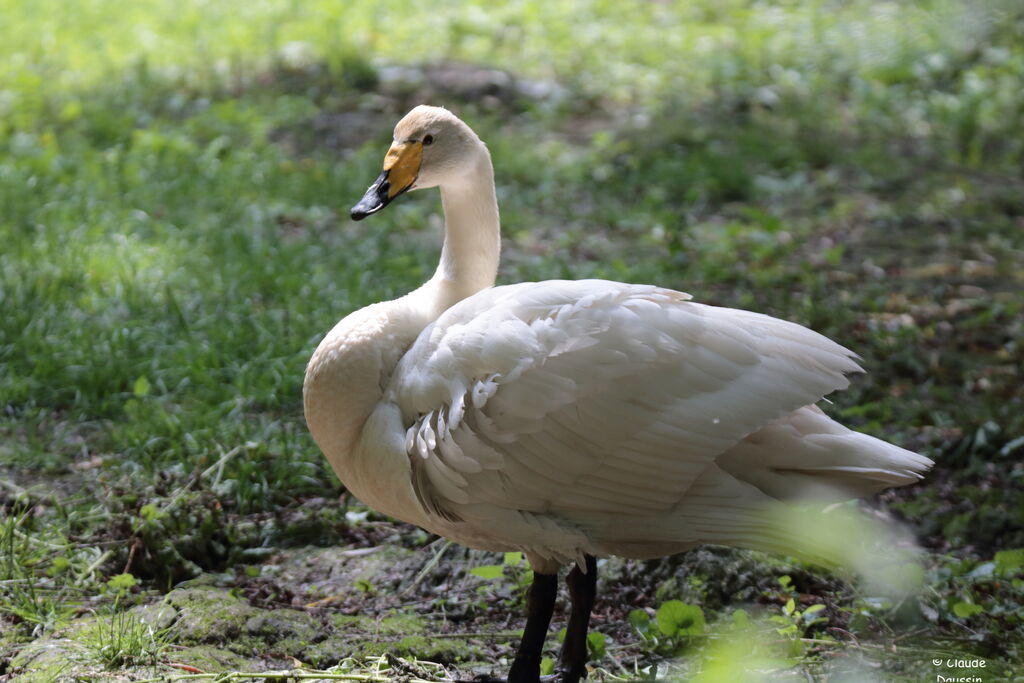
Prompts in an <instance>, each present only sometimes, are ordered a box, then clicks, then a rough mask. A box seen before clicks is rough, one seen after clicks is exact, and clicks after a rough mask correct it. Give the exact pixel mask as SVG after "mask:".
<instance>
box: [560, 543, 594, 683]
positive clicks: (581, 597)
mask: <svg viewBox="0 0 1024 683" xmlns="http://www.w3.org/2000/svg"><path fill="white" fill-rule="evenodd" d="M586 561H587V573H586V574H584V573H583V572H581V571H580V568H579V567H573V568H572V571H571V572H569V577H568V578H567V579H566V581H565V582H566V584H567V585H568V586H569V598H570V599H571V600H572V612H570V613H569V625H568V627H567V628H566V629H565V642H563V643H562V655H561V656H560V657H559V658H558V673H559V674H560V678H561V683H578V682H579V680H580V679H581V678H585V677H586V675H587V630H588V629H589V628H590V611H591V610H592V609H593V608H594V596H595V595H597V561H596V560H595V559H594V558H593V556H591V555H587V559H586Z"/></svg>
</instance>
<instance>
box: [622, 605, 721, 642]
mask: <svg viewBox="0 0 1024 683" xmlns="http://www.w3.org/2000/svg"><path fill="white" fill-rule="evenodd" d="M629 623H630V624H631V625H632V626H633V628H634V629H635V630H636V632H637V633H638V634H640V637H641V638H642V639H643V640H644V641H645V642H646V643H648V644H649V645H650V647H651V649H653V650H654V651H655V652H658V653H660V654H666V655H676V654H680V653H681V652H682V651H683V650H684V649H685V647H686V646H687V645H689V643H690V641H691V640H692V639H693V638H696V637H699V636H702V635H704V630H705V620H704V611H703V610H702V609H701V608H700V607H699V606H697V605H688V604H686V603H684V602H682V601H681V600H668V601H666V602H664V603H662V604H661V605H660V606H659V607H658V609H657V611H656V612H655V613H654V619H651V617H650V615H649V614H648V613H647V612H645V611H644V610H642V609H635V610H633V611H632V612H630V613H629Z"/></svg>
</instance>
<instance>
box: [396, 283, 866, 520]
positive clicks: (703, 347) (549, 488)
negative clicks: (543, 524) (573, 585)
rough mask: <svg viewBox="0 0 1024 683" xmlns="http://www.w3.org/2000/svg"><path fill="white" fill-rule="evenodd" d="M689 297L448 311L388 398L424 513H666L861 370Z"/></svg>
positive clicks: (561, 295)
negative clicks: (730, 459)
mask: <svg viewBox="0 0 1024 683" xmlns="http://www.w3.org/2000/svg"><path fill="white" fill-rule="evenodd" d="M688 298H689V297H688V296H687V295H684V294H680V293H679V292H673V291H671V290H664V289H658V288H655V287H650V286H638V285H625V284H621V283H613V282H604V281H595V280H591V281H580V282H545V283H538V284H533V283H527V284H522V285H514V286H511V287H499V288H495V289H492V290H488V291H486V292H482V293H480V294H477V295H475V296H473V297H471V298H470V299H467V300H466V301H464V302H462V303H460V304H459V305H457V306H455V307H453V308H452V309H450V310H449V311H448V312H446V313H445V314H444V315H443V316H441V318H439V319H438V321H437V322H436V323H435V324H434V325H432V326H431V327H429V328H427V329H426V330H425V331H424V333H423V334H422V335H421V336H420V338H419V339H418V340H417V342H416V343H415V344H414V346H413V347H412V348H411V349H410V350H409V352H408V353H407V354H406V355H405V357H404V358H403V360H402V361H401V363H400V364H399V366H398V368H397V369H396V373H395V375H394V376H393V379H392V383H391V386H390V389H389V394H388V396H389V399H390V400H393V401H394V402H396V403H397V404H398V405H399V406H400V407H401V409H402V412H403V417H404V420H405V425H406V427H407V432H406V449H407V451H408V452H409V455H410V458H411V460H412V463H413V471H414V472H416V473H417V477H418V482H417V487H418V490H419V491H420V495H421V497H422V498H423V499H424V500H425V502H426V503H427V505H428V506H429V507H431V508H433V509H435V510H438V511H440V512H444V511H445V510H446V509H449V508H452V507H455V506H458V505H465V504H474V503H486V504H491V505H498V506H502V507H507V508H511V509H518V510H525V511H531V512H553V513H561V514H566V515H569V516H572V515H573V513H586V512H621V513H637V514H643V513H658V512H659V511H665V510H669V509H671V508H673V507H674V506H675V505H677V504H678V503H679V502H680V500H682V499H683V498H684V497H685V495H686V491H687V490H688V489H689V488H690V486H691V485H692V484H693V482H694V481H695V480H696V479H697V478H698V477H699V476H700V475H701V473H702V472H704V471H705V469H706V468H707V467H708V464H709V463H711V462H712V461H713V460H714V459H715V458H716V457H718V456H719V455H721V454H722V453H724V452H725V451H727V450H728V449H729V448H730V447H732V446H733V445H735V444H736V443H737V442H739V441H740V440H741V439H743V438H744V437H745V436H747V435H748V434H750V433H752V432H754V431H756V430H757V429H759V428H760V427H762V426H763V425H765V424H768V423H770V422H772V421H773V420H776V419H778V418H780V417H782V416H784V415H786V414H788V413H790V412H792V411H793V410H795V409H797V408H799V407H801V406H804V405H807V404H809V403H813V402H814V401H817V400H818V399H820V398H821V397H822V396H824V395H825V394H828V393H830V392H831V391H834V390H836V389H840V388H844V387H846V386H847V384H848V381H847V379H846V376H845V375H846V373H849V372H856V371H859V369H860V368H859V367H858V366H857V364H856V363H855V362H854V360H853V354H852V353H851V352H849V351H848V350H846V349H844V348H843V347H841V346H839V345H838V344H835V343H834V342H832V341H830V340H828V339H826V338H825V337H822V336H821V335H819V334H817V333H815V332H812V331H810V330H808V329H806V328H803V327H801V326H799V325H795V324H793V323H788V322H785V321H781V320H777V319H775V318H770V317H768V316H764V315H759V314H756V313H750V312H746V311H738V310H733V309H725V308H716V307H711V306H704V305H700V304H695V303H691V302H689V301H688V300H687V299H688Z"/></svg>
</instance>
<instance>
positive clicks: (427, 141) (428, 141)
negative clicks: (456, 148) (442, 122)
mask: <svg viewBox="0 0 1024 683" xmlns="http://www.w3.org/2000/svg"><path fill="white" fill-rule="evenodd" d="M432 144H434V136H433V135H424V136H423V146H424V147H426V146H427V145H432Z"/></svg>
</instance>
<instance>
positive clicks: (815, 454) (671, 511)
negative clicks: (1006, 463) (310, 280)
mask: <svg viewBox="0 0 1024 683" xmlns="http://www.w3.org/2000/svg"><path fill="white" fill-rule="evenodd" d="M434 186H440V188H441V199H442V202H443V204H444V212H445V221H446V222H445V238H444V246H443V248H442V250H441V262H440V265H439V266H438V268H437V272H436V273H435V274H434V276H433V277H432V278H431V279H430V280H429V281H427V283H426V284H424V285H423V286H422V287H420V288H419V289H417V290H416V291H414V292H412V293H410V294H408V295H406V296H404V297H402V298H400V299H397V300H395V301H389V302H385V303H378V304H374V305H372V306H368V307H366V308H363V309H361V310H359V311H356V312H354V313H352V314H350V315H349V316H347V317H346V318H344V319H343V320H342V321H341V322H339V323H338V324H337V325H336V326H335V327H334V329H332V330H331V331H330V332H329V333H328V334H327V336H326V337H325V338H324V340H323V341H322V342H321V343H320V345H319V347H318V348H317V350H316V352H315V353H314V354H313V357H312V359H311V360H310V362H309V366H308V368H307V370H306V378H305V384H304V388H303V393H304V399H305V413H306V420H307V422H308V424H309V429H310V431H311V432H312V434H313V438H314V439H315V440H316V443H317V444H318V445H319V446H320V448H321V449H322V450H323V452H324V454H325V455H326V456H327V458H328V460H329V461H330V463H331V465H332V466H333V468H334V471H335V472H336V473H337V474H338V477H339V478H340V479H341V481H342V482H343V483H344V484H345V486H346V487H347V488H348V489H349V490H350V491H351V492H352V493H353V494H355V495H356V496H358V497H359V498H360V499H361V500H363V502H365V503H366V504H367V505H370V506H371V507H373V508H376V509H377V510H379V511H381V512H383V513H386V514H388V515H391V516H393V517H396V518H398V519H402V520H405V521H407V522H411V523H413V524H416V525H418V526H420V527H423V528H424V529H427V530H429V531H431V532H433V533H436V534H439V535H441V536H445V537H447V538H450V539H453V540H455V541H457V542H459V543H462V544H464V545H467V546H470V547H473V548H481V549H488V550H505V551H510V550H520V551H522V552H524V553H525V554H526V557H527V558H528V559H529V562H530V564H531V565H532V567H533V569H534V573H535V581H534V584H533V586H532V587H531V590H530V595H529V615H528V620H527V626H526V630H525V631H524V635H523V642H522V643H521V645H520V649H519V652H518V654H517V655H516V659H515V661H514V663H513V666H512V668H511V671H510V673H509V677H508V680H509V681H512V682H514V683H521V682H524V681H536V680H537V679H538V667H539V663H540V658H541V650H542V647H543V643H544V638H545V634H546V632H547V628H548V625H549V621H550V618H551V612H552V605H553V602H554V599H555V593H556V591H557V571H558V569H559V567H560V566H562V565H566V564H573V563H574V564H575V565H576V567H575V568H574V569H573V570H572V571H571V572H570V574H569V577H568V583H569V588H570V594H571V597H572V600H573V609H572V614H571V616H570V623H569V628H568V633H567V636H566V639H565V644H564V646H563V650H562V654H561V657H560V663H559V674H560V676H561V679H562V680H564V681H568V682H569V683H575V682H576V681H578V680H579V679H580V678H581V677H582V676H585V675H586V670H585V662H586V654H587V650H586V634H587V624H588V621H589V616H590V609H591V605H592V603H593V599H594V592H595V588H594V587H595V579H596V565H595V561H594V557H595V556H607V555H621V556H624V557H630V558H651V557H656V556H662V555H667V554H671V553H676V552H679V551H682V550H685V549H687V548H692V547H693V546H695V545H698V544H701V543H721V544H727V545H735V546H743V547H749V548H756V549H763V550H768V551H776V552H784V553H785V552H793V551H795V550H799V549H800V540H801V539H799V538H794V537H793V536H795V535H798V534H797V533H796V532H789V534H788V535H787V533H786V532H785V531H784V530H780V529H779V528H778V527H777V526H774V525H771V524H769V523H768V522H767V521H766V520H765V516H764V506H765V505H766V504H768V503H771V502H772V501H775V500H800V499H805V498H808V497H818V498H821V497H825V498H828V497H831V498H834V499H842V498H850V497H855V496H860V495H864V494H868V493H871V492H873V491H877V490H880V489H883V488H885V487H889V486H899V485H903V484H910V483H913V482H915V481H918V480H919V479H920V478H921V476H922V473H923V472H924V471H926V470H927V469H928V468H929V467H930V466H931V464H932V463H931V461H930V460H928V459H927V458H924V457H922V456H920V455H917V454H915V453H912V452H910V451H906V450H904V449H902V448H898V447H896V446H893V445H891V444H888V443H886V442H884V441H880V440H878V439H875V438H873V437H870V436H866V435H864V434H859V433H856V432H852V431H850V430H848V429H846V428H845V427H843V426H841V425H839V424H838V423H836V422H834V421H833V420H831V419H830V418H829V417H827V416H826V415H825V414H824V413H823V412H822V411H821V410H819V409H818V408H817V407H815V406H814V403H815V402H816V401H818V400H819V399H821V398H822V397H823V396H824V395H826V394H828V393H830V392H832V391H835V390H837V389H842V388H845V387H846V386H847V384H848V381H847V379H846V374H847V373H850V372H858V371H860V368H859V367H858V366H857V364H856V363H855V362H854V360H853V358H854V355H853V354H852V353H851V352H850V351H848V350H847V349H845V348H843V347H842V346H840V345H838V344H836V343H834V342H832V341H830V340H828V339H826V338H825V337H823V336H821V335H819V334H817V333H815V332H812V331H810V330H808V329H806V328H804V327H801V326H799V325H796V324H793V323H789V322H786V321H783V320H778V319H775V318H771V317H768V316H765V315H760V314H757V313H750V312H747V311H740V310H734V309H727V308H717V307H712V306H705V305H701V304H697V303H693V302H691V301H690V297H689V295H687V294H683V293H680V292H676V291H672V290H668V289H661V288H659V287H654V286H647V285H630V284H623V283H619V282H606V281H601V280H585V281H578V282H569V281H547V282H536V283H522V284H516V285H509V286H504V287H492V285H493V284H494V280H495V274H496V272H497V267H498V252H499V242H500V238H499V222H498V206H497V201H496V198H495V191H494V174H493V169H492V166H491V159H490V155H489V153H488V151H487V148H486V146H484V144H483V143H482V142H481V141H480V139H479V138H478V137H477V136H476V134H474V133H473V131H472V130H470V128H469V127H468V126H466V124H464V123H463V122H462V121H460V120H459V119H458V118H456V117H455V116H454V115H453V114H451V113H450V112H448V111H447V110H445V109H441V108H437V107H427V106H419V107H416V108H415V109H413V110H412V111H411V112H410V113H409V114H408V115H406V116H405V117H404V118H403V119H402V120H401V121H400V122H399V123H398V125H397V126H396V127H395V132H394V143H393V144H392V146H391V149H390V150H389V151H388V153H387V156H386V157H385V160H384V171H383V173H381V175H380V177H379V178H378V179H377V180H376V182H374V184H373V185H372V186H371V187H370V188H369V189H368V190H367V192H366V195H365V196H364V197H363V199H362V200H361V201H360V202H359V203H358V204H357V205H356V206H355V208H353V209H352V218H353V219H355V220H360V219H362V218H364V217H366V216H367V215H369V214H372V213H374V212H376V211H378V210H380V209H381V208H383V207H384V206H385V205H386V204H387V203H388V202H390V201H391V200H393V199H394V198H395V197H397V196H398V195H400V194H401V193H403V192H405V191H406V190H414V189H423V188H429V187H434Z"/></svg>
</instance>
